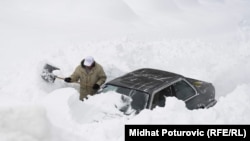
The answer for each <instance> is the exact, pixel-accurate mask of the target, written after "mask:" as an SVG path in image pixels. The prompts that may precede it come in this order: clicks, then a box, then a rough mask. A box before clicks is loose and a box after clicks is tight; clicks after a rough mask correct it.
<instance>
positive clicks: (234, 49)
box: [0, 0, 250, 141]
mask: <svg viewBox="0 0 250 141" xmlns="http://www.w3.org/2000/svg"><path fill="white" fill-rule="evenodd" d="M249 7H250V1H248V0H81V1H80V0H43V1H39V0H22V1H19V0H1V1H0V31H1V32H0V56H1V59H0V65H1V69H0V74H1V79H0V140H1V141H13V140H15V141H17V140H18V141H69V140H70V141H96V140H99V141H123V140H124V125H126V124H250V112H249V111H250V93H249V92H250V61H249V60H250V10H249ZM88 55H92V56H93V57H94V58H95V60H96V61H97V62H98V63H100V64H101V65H103V68H104V70H105V72H106V74H107V76H108V80H107V81H109V80H111V79H113V78H115V77H118V76H120V75H123V74H125V73H127V72H130V71H133V70H135V69H139V68H156V69H162V70H167V71H172V72H175V73H180V74H182V75H184V76H188V77H191V78H196V79H200V80H204V81H208V82H211V83H213V84H214V86H215V88H216V99H217V101H218V102H217V104H216V105H215V106H214V107H212V108H209V109H200V110H188V109H187V108H186V107H185V104H184V102H183V101H180V100H177V99H176V98H167V100H166V106H165V107H163V108H160V107H157V108H156V109H154V110H143V111H142V112H141V113H140V114H139V115H136V116H125V115H123V114H122V113H121V112H120V111H119V110H117V109H116V108H115V105H117V104H119V98H118V97H117V94H114V93H107V94H99V95H95V96H90V97H89V99H88V100H86V101H84V102H81V101H79V100H78V96H79V92H78V90H79V86H78V84H67V83H65V82H64V81H63V80H60V79H56V81H55V82H54V83H47V82H45V81H44V80H43V79H42V78H41V77H40V74H41V71H42V69H43V66H44V64H46V63H49V64H52V65H54V66H56V67H58V68H60V70H57V71H55V72H53V73H55V74H56V75H58V76H62V77H66V76H69V75H70V74H71V73H72V72H73V71H74V69H75V67H76V66H77V65H78V64H79V63H80V61H81V60H82V59H83V58H84V57H86V56H88Z"/></svg>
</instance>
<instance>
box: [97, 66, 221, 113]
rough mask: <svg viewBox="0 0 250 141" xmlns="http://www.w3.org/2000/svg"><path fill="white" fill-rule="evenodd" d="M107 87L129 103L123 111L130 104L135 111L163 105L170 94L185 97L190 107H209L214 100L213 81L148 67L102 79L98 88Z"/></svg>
mask: <svg viewBox="0 0 250 141" xmlns="http://www.w3.org/2000/svg"><path fill="white" fill-rule="evenodd" d="M109 91H115V92H116V93H118V94H121V96H122V101H123V102H125V103H129V104H127V107H126V106H125V108H124V107H123V108H122V109H120V110H122V111H123V112H126V111H127V110H128V109H129V107H131V108H132V109H134V111H136V112H137V113H138V112H140V111H141V110H143V109H145V108H146V109H154V108H155V107H156V106H160V107H164V106H165V102H166V97H169V96H172V97H176V98H178V99H180V100H183V101H185V104H186V107H187V108H188V109H190V110H192V109H200V108H209V107H212V106H214V105H215V104H216V102H217V100H216V99H215V88H214V86H213V84H212V83H209V82H205V81H201V80H196V79H193V78H188V77H185V76H183V75H180V74H176V73H172V72H168V71H163V70H158V69H151V68H142V69H138V70H135V71H132V72H129V73H127V74H125V75H123V76H120V77H117V78H115V79H113V80H111V81H109V82H107V83H105V84H104V86H103V88H102V89H101V91H100V92H101V93H106V92H109ZM131 108H130V109H131Z"/></svg>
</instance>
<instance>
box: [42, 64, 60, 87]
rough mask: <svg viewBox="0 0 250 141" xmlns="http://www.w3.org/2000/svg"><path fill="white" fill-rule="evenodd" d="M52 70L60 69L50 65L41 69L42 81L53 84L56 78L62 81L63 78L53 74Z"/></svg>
mask: <svg viewBox="0 0 250 141" xmlns="http://www.w3.org/2000/svg"><path fill="white" fill-rule="evenodd" d="M54 70H60V69H59V68H57V67H55V66H52V65H50V64H45V65H44V67H43V71H42V74H41V77H42V78H43V80H45V81H46V82H48V83H54V82H55V80H56V78H58V79H62V80H64V78H62V77H59V76H56V75H55V74H53V71H54Z"/></svg>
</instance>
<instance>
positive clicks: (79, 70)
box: [64, 56, 107, 101]
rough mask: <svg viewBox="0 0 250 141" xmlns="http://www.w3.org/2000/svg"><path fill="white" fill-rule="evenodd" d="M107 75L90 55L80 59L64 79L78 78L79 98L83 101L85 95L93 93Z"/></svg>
mask: <svg viewBox="0 0 250 141" xmlns="http://www.w3.org/2000/svg"><path fill="white" fill-rule="evenodd" d="M106 79H107V76H106V74H105V72H104V70H103V68H102V66H101V65H100V64H98V63H97V62H96V61H95V60H94V58H93V57H92V56H88V57H86V58H85V59H83V60H82V61H81V64H80V65H79V66H77V67H76V69H75V71H74V72H73V74H72V75H71V76H70V77H66V78H65V79H64V81H65V82H68V83H70V82H78V81H79V80H80V98H79V99H80V100H82V101H83V99H84V98H87V95H94V94H95V93H96V92H97V91H98V89H99V88H100V86H101V85H102V84H103V83H105V81H106Z"/></svg>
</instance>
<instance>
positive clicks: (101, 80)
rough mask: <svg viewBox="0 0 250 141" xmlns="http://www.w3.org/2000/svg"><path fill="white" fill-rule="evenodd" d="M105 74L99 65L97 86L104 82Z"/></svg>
mask: <svg viewBox="0 0 250 141" xmlns="http://www.w3.org/2000/svg"><path fill="white" fill-rule="evenodd" d="M106 79H107V76H106V74H105V72H104V70H103V68H102V67H100V70H99V75H98V81H97V82H96V83H97V84H98V85H99V86H101V85H102V84H104V83H105V81H106Z"/></svg>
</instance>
